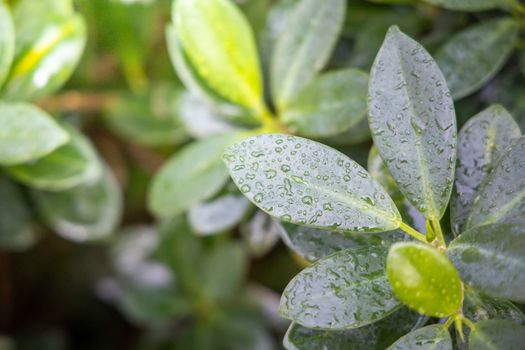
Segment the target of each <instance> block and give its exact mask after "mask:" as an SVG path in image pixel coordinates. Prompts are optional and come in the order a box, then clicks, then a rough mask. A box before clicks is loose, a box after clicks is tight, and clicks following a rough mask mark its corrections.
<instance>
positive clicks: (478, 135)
mask: <svg viewBox="0 0 525 350" xmlns="http://www.w3.org/2000/svg"><path fill="white" fill-rule="evenodd" d="M520 136H521V131H520V127H519V125H518V124H517V123H516V122H515V121H514V118H512V116H511V115H510V114H509V113H508V112H507V110H505V108H503V107H502V106H500V105H492V106H490V107H489V108H487V109H485V110H483V111H482V112H480V113H478V114H476V115H475V116H474V117H472V118H470V120H469V121H468V122H467V123H466V124H465V125H464V126H463V127H462V128H461V131H460V132H459V140H458V164H457V167H456V183H455V187H454V191H453V193H452V198H451V203H450V220H451V223H452V230H453V231H454V232H455V233H456V234H459V233H460V232H462V231H463V229H464V226H465V223H466V220H467V216H468V212H469V210H470V208H471V206H472V203H473V202H474V199H475V198H476V196H477V195H478V191H479V189H480V186H481V184H482V183H483V181H484V180H485V179H486V178H487V176H488V174H489V173H490V172H491V171H492V169H493V168H494V166H495V164H496V163H497V161H498V160H499V159H500V157H501V156H502V155H503V154H504V153H505V151H506V149H507V148H508V147H509V146H510V145H511V144H512V143H514V142H515V141H516V139H517V138H519V137H520Z"/></svg>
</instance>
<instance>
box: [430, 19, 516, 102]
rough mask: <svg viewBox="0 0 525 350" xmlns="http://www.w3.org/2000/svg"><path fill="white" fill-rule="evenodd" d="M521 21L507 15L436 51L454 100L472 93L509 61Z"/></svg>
mask: <svg viewBox="0 0 525 350" xmlns="http://www.w3.org/2000/svg"><path fill="white" fill-rule="evenodd" d="M518 28H519V26H518V23H517V22H516V21H514V20H513V19H512V18H509V17H503V18H498V19H492V20H488V21H486V22H482V23H480V24H478V25H475V26H472V27H470V28H467V29H465V30H463V31H461V32H459V33H458V34H456V35H454V36H453V37H452V38H451V39H450V40H449V41H448V42H446V43H445V44H444V45H443V46H442V47H441V48H440V49H439V50H438V52H437V53H436V62H437V64H438V66H439V67H440V68H441V71H442V72H443V75H444V76H445V80H446V81H447V84H448V87H449V89H450V92H451V93H452V97H453V98H454V99H460V98H462V97H465V96H468V95H470V94H471V93H473V92H474V91H476V90H478V89H479V88H480V87H482V86H483V85H484V84H485V83H486V82H487V81H489V80H490V79H491V78H492V77H493V76H494V75H495V74H496V73H497V72H498V70H499V69H500V68H501V67H502V66H503V64H505V62H506V61H507V59H508V57H509V55H510V53H511V52H512V49H513V47H514V43H515V41H516V38H517V35H518Z"/></svg>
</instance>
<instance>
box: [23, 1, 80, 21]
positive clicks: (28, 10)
mask: <svg viewBox="0 0 525 350" xmlns="http://www.w3.org/2000/svg"><path fill="white" fill-rule="evenodd" d="M44 11H45V12H44ZM43 13H45V14H53V15H64V16H68V15H71V14H72V13H73V1H72V0H39V1H37V2H35V1H33V0H18V1H17V2H16V4H15V10H14V15H15V19H16V21H17V22H21V21H24V20H27V19H28V18H34V16H42V14H43Z"/></svg>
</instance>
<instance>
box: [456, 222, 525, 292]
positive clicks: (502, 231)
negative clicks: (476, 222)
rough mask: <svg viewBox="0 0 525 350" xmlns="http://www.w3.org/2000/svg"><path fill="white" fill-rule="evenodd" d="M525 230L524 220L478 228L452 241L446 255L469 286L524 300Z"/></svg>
mask: <svg viewBox="0 0 525 350" xmlns="http://www.w3.org/2000/svg"><path fill="white" fill-rule="evenodd" d="M524 231H525V229H524V228H523V223H522V222H520V223H505V224H492V225H486V226H481V227H476V228H473V229H471V230H469V231H467V232H465V233H463V234H461V235H460V236H459V237H458V238H456V239H455V240H453V241H452V243H451V244H450V246H449V248H448V249H447V255H448V257H449V258H450V260H452V263H453V264H454V266H455V267H456V269H457V270H458V272H459V274H460V275H461V279H462V280H463V281H465V282H466V283H468V284H469V285H471V286H473V287H474V288H476V289H478V290H480V291H483V292H484V293H486V294H488V295H491V296H494V297H500V298H506V299H511V300H515V301H519V302H525V290H524V289H523V286H524V285H525V274H524V273H523V271H525V232H524Z"/></svg>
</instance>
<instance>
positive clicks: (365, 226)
mask: <svg viewBox="0 0 525 350" xmlns="http://www.w3.org/2000/svg"><path fill="white" fill-rule="evenodd" d="M224 161H225V162H226V164H227V165H228V168H229V170H230V174H231V176H232V178H233V180H234V182H235V183H236V185H237V186H238V187H239V188H240V190H241V192H242V193H244V195H245V196H247V197H248V199H250V200H251V201H252V202H253V203H254V204H255V205H257V206H258V207H259V208H261V209H262V210H264V211H266V212H267V213H268V214H270V215H272V216H275V217H277V218H279V219H280V220H282V221H287V222H292V223H295V224H299V225H305V226H311V227H318V228H325V229H330V230H335V231H352V232H381V231H389V230H393V229H396V228H398V227H399V222H400V217H399V212H398V211H397V208H396V207H395V205H394V203H393V202H392V200H391V199H390V197H389V196H388V194H387V193H386V192H385V191H384V189H383V188H382V187H381V186H380V185H379V184H377V183H376V182H375V181H374V180H373V179H372V178H371V177H370V175H369V174H368V173H367V172H366V170H365V169H363V168H362V167H361V166H359V165H358V164H357V163H356V162H354V161H352V160H351V159H349V158H348V157H346V156H345V155H344V154H342V153H339V152H338V151H336V150H334V149H332V148H329V147H327V146H324V145H322V144H320V143H317V142H314V141H310V140H307V139H303V138H300V137H295V136H286V135H278V134H264V135H259V136H255V137H252V138H250V139H247V140H244V141H242V142H239V143H237V144H235V145H233V146H231V147H229V148H228V149H227V150H226V151H225V153H224Z"/></svg>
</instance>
